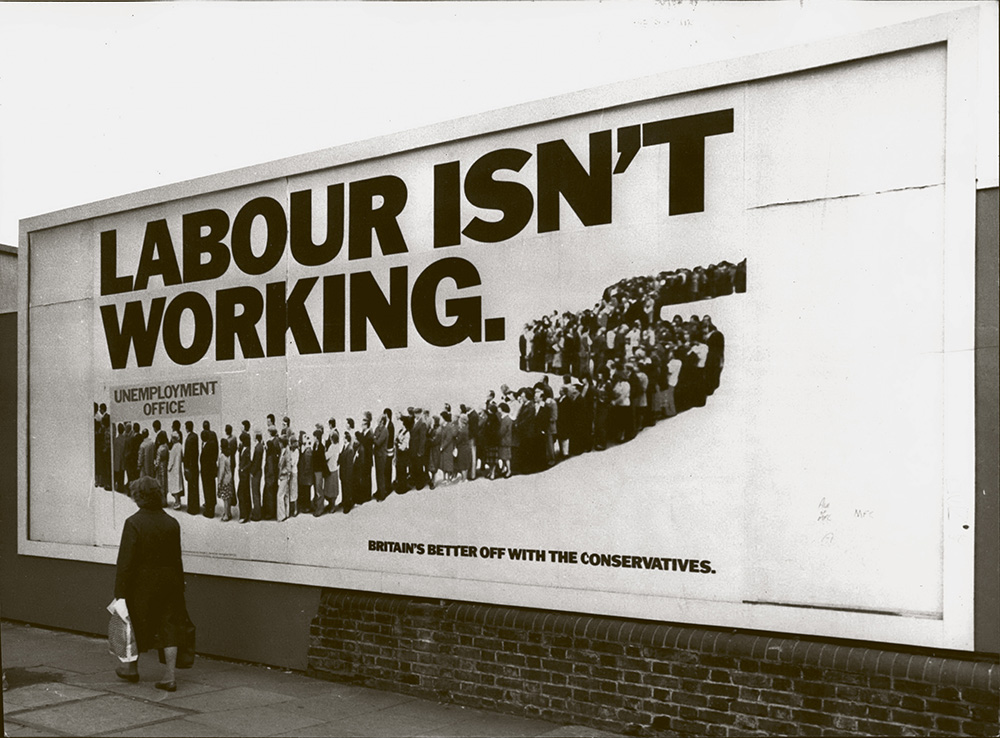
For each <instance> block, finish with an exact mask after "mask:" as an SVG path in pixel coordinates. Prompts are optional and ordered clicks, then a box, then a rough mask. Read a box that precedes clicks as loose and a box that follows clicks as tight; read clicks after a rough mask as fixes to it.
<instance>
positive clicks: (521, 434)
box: [511, 389, 535, 474]
mask: <svg viewBox="0 0 1000 738" xmlns="http://www.w3.org/2000/svg"><path fill="white" fill-rule="evenodd" d="M528 392H529V391H528V390H527V389H523V390H521V392H520V393H519V395H518V397H520V398H521V407H520V408H519V409H518V412H517V416H516V417H515V418H514V427H513V431H512V434H511V471H512V473H514V474H529V473H531V472H533V471H534V462H535V459H534V454H533V453H532V451H533V449H532V445H531V444H532V439H533V436H534V429H535V405H534V403H532V402H531V401H530V400H529V397H530V395H529V394H528Z"/></svg>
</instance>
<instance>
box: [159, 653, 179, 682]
mask: <svg viewBox="0 0 1000 738" xmlns="http://www.w3.org/2000/svg"><path fill="white" fill-rule="evenodd" d="M163 660H164V661H166V662H167V665H166V668H164V670H163V679H162V680H161V681H159V682H157V683H156V686H157V687H159V686H160V685H161V684H162V685H164V686H170V685H173V683H174V680H175V676H174V669H175V668H176V667H177V646H167V647H166V648H164V649H163Z"/></svg>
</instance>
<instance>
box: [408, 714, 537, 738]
mask: <svg viewBox="0 0 1000 738" xmlns="http://www.w3.org/2000/svg"><path fill="white" fill-rule="evenodd" d="M552 727H553V724H552V723H550V722H547V721H545V720H534V719H532V718H522V717H515V716H512V715H499V714H490V715H487V716H483V715H478V716H476V717H473V718H470V719H468V720H460V721H458V722H454V723H449V724H448V725H443V726H440V727H437V728H434V729H433V730H428V731H426V732H424V733H420V734H418V738H459V737H462V736H464V737H465V738H519V737H520V736H524V737H525V738H527V737H528V736H531V737H535V736H539V735H541V734H543V733H545V732H547V731H549V730H552Z"/></svg>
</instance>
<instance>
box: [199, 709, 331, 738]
mask: <svg viewBox="0 0 1000 738" xmlns="http://www.w3.org/2000/svg"><path fill="white" fill-rule="evenodd" d="M188 720H190V721H192V722H195V723H200V724H201V725H206V726H210V727H213V728H218V729H221V730H228V731H232V732H234V733H236V734H237V735H244V736H269V735H277V734H279V733H295V732H298V731H301V730H302V729H303V728H309V727H312V726H314V725H319V724H320V723H322V722H323V721H322V720H318V719H316V718H312V717H309V716H308V715H296V714H293V713H290V712H284V711H281V710H276V709H274V707H273V706H267V707H257V708H250V709H240V710H227V711H225V712H211V713H202V714H198V715H192V716H190V717H189V718H188Z"/></svg>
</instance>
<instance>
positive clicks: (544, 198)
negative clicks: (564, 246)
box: [538, 131, 611, 233]
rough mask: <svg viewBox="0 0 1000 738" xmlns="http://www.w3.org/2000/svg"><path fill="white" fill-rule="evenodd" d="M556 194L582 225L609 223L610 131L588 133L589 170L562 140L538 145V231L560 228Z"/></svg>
mask: <svg viewBox="0 0 1000 738" xmlns="http://www.w3.org/2000/svg"><path fill="white" fill-rule="evenodd" d="M559 195H562V196H563V197H565V198H566V202H567V203H568V204H569V206H570V207H571V208H573V212H574V213H576V215H577V217H578V218H579V219H580V222H581V223H583V224H584V225H585V226H592V225H604V224H605V223H610V222H611V131H598V132H597V133H591V134H590V173H589V174H588V173H587V170H586V169H584V168H583V165H582V164H580V162H579V160H578V159H577V158H576V156H575V155H574V154H573V152H572V151H571V150H570V148H569V146H567V145H566V142H565V141H563V140H562V139H559V140H557V141H548V142H546V143H542V144H538V232H539V233H548V232H549V231H558V230H559Z"/></svg>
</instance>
